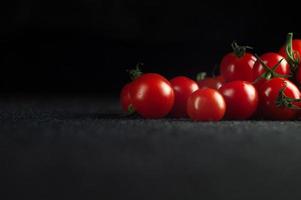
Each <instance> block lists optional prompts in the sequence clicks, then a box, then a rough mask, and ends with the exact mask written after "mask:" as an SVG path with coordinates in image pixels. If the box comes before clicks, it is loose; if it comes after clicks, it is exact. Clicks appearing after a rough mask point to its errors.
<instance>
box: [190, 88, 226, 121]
mask: <svg viewBox="0 0 301 200" xmlns="http://www.w3.org/2000/svg"><path fill="white" fill-rule="evenodd" d="M225 111H226V104H225V101H224V99H223V96H222V95H221V94H220V93H219V92H218V91H217V90H214V89H211V88H204V89H199V90H197V91H195V92H194V93H192V94H191V96H190V97H189V98H188V100H187V114H188V116H189V117H190V118H191V119H192V120H196V121H219V120H221V119H222V118H223V116H224V114H225Z"/></svg>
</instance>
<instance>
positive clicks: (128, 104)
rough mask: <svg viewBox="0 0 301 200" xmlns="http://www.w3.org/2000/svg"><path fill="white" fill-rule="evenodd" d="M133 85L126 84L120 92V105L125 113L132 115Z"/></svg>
mask: <svg viewBox="0 0 301 200" xmlns="http://www.w3.org/2000/svg"><path fill="white" fill-rule="evenodd" d="M130 87H131V83H128V84H126V85H125V86H124V87H123V88H122V90H121V92H120V104H121V108H122V110H123V111H124V112H127V113H132V112H133V107H132V98H131V94H130Z"/></svg>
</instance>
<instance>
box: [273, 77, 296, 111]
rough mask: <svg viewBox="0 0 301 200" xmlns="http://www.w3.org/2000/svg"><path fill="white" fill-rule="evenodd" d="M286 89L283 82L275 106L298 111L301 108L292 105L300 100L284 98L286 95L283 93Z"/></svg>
mask: <svg viewBox="0 0 301 200" xmlns="http://www.w3.org/2000/svg"><path fill="white" fill-rule="evenodd" d="M286 87H287V84H286V82H284V86H283V88H281V90H279V94H278V97H277V100H276V102H275V103H276V106H277V107H286V108H289V109H297V110H300V109H301V108H300V107H299V106H296V105H295V104H294V103H296V102H301V99H295V98H291V97H288V96H286V94H285V93H284V91H285V89H286Z"/></svg>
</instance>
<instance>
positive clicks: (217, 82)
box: [198, 76, 224, 90]
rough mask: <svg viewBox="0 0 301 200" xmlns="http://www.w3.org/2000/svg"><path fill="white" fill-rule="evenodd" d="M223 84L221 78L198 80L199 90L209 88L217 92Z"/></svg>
mask: <svg viewBox="0 0 301 200" xmlns="http://www.w3.org/2000/svg"><path fill="white" fill-rule="evenodd" d="M223 83H224V78H223V77H222V76H217V77H205V78H204V79H201V80H198V85H199V88H200V89H201V88H211V89H215V90H218V89H219V88H220V87H221V86H222V85H223Z"/></svg>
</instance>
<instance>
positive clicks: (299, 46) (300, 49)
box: [279, 39, 301, 58]
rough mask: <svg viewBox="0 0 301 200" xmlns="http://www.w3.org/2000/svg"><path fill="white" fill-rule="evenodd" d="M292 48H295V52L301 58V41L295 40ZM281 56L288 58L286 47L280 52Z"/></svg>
mask: <svg viewBox="0 0 301 200" xmlns="http://www.w3.org/2000/svg"><path fill="white" fill-rule="evenodd" d="M292 47H293V51H295V52H297V54H299V56H301V40H300V39H295V40H293V41H292ZM279 54H280V55H281V56H283V57H285V58H287V54H286V50H285V46H283V47H281V49H280V50H279ZM295 55H296V54H295ZM296 56H297V55H296Z"/></svg>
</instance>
